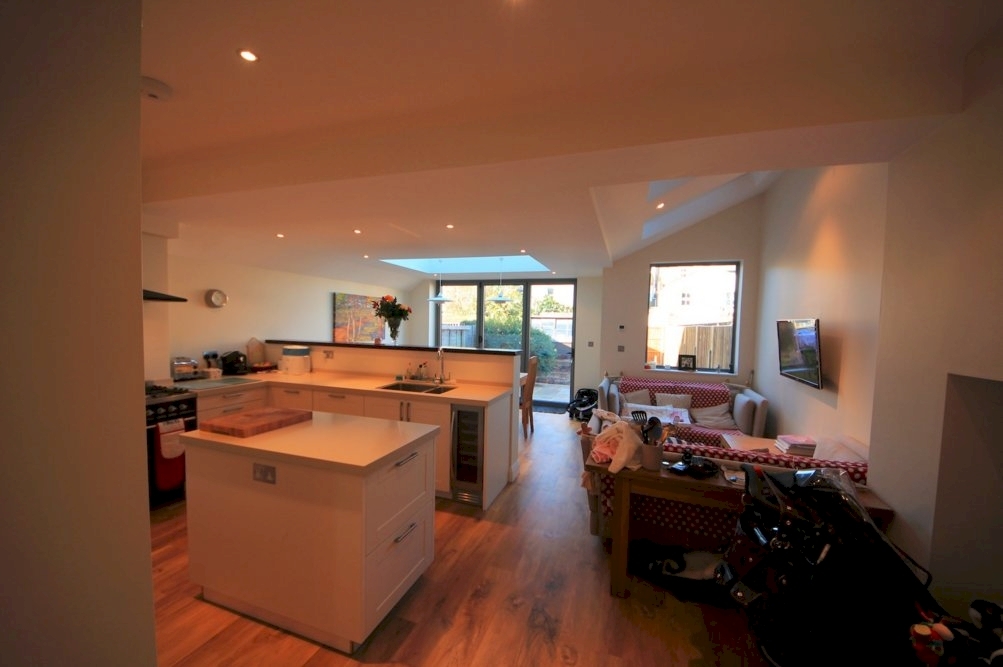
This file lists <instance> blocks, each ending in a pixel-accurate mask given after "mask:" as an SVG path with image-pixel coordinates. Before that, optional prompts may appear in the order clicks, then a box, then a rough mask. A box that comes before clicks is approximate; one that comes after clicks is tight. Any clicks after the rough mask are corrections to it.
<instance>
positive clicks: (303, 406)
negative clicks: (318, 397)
mask: <svg viewBox="0 0 1003 667" xmlns="http://www.w3.org/2000/svg"><path fill="white" fill-rule="evenodd" d="M268 401H269V403H270V404H271V405H273V406H274V407H276V408H292V409H294V410H313V392H312V391H311V390H309V389H301V388H298V387H279V386H274V387H269V388H268Z"/></svg>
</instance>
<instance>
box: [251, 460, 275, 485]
mask: <svg viewBox="0 0 1003 667" xmlns="http://www.w3.org/2000/svg"><path fill="white" fill-rule="evenodd" d="M251 479H253V480H254V481H255V482H264V483H265V484H274V483H275V466H267V465H265V464H264V463H255V464H254V469H253V471H252V472H251Z"/></svg>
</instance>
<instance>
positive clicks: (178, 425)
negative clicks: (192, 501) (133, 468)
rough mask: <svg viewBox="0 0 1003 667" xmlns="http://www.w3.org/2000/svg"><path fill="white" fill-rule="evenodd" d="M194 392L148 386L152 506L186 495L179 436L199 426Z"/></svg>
mask: <svg viewBox="0 0 1003 667" xmlns="http://www.w3.org/2000/svg"><path fill="white" fill-rule="evenodd" d="M196 415H197V412H196V404H195V392H193V391H189V390H187V389H183V388H181V387H161V386H158V385H148V386H147V387H146V464H147V465H146V468H147V481H148V483H149V488H150V509H154V508H157V507H162V506H164V505H168V504H170V503H172V502H176V501H178V500H183V499H184V497H185V454H184V448H183V447H182V446H181V444H180V442H179V436H180V434H181V433H184V432H185V431H194V430H195V429H196V428H198V420H197V417H196Z"/></svg>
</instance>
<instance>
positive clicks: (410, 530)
mask: <svg viewBox="0 0 1003 667" xmlns="http://www.w3.org/2000/svg"><path fill="white" fill-rule="evenodd" d="M417 527H418V524H416V523H413V522H412V523H411V525H410V526H408V527H407V530H405V531H404V534H403V535H401V536H400V537H395V538H394V544H400V543H401V542H403V541H404V540H406V539H407V536H408V535H410V534H411V533H413V532H414V529H415V528H417Z"/></svg>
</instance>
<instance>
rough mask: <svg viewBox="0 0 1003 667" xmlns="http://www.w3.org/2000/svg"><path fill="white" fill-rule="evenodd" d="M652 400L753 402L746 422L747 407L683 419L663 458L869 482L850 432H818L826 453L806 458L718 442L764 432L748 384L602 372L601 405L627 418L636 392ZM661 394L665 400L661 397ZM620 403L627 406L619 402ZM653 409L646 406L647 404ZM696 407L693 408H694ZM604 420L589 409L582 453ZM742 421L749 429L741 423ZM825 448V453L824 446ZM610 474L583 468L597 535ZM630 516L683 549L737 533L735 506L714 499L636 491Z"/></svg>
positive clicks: (763, 406) (604, 529)
mask: <svg viewBox="0 0 1003 667" xmlns="http://www.w3.org/2000/svg"><path fill="white" fill-rule="evenodd" d="M644 392H647V395H648V397H649V400H650V401H651V404H652V406H654V407H655V408H657V407H658V406H657V405H655V403H656V400H657V399H656V395H657V394H660V393H661V394H671V395H680V394H689V395H690V396H691V397H692V398H691V405H692V406H695V407H696V408H697V410H698V411H699V410H700V409H701V408H704V407H713V406H720V405H721V404H722V402H723V401H725V402H728V404H729V405H730V406H731V407H732V409H734V405H735V403H736V399H737V398H738V397H739V396H746V397H748V399H749V401H750V402H751V404H752V405H753V408H752V416H751V423H750V417H749V415H748V414H742V415H738V417H737V418H735V416H734V413H733V412H732V413H731V414H732V415H733V419H734V420H735V422H736V423H738V422H741V424H739V426H740V427H744V428H738V429H728V428H714V427H708V426H701V423H700V421H699V418H698V421H697V422H696V423H694V424H692V425H681V426H679V427H678V428H677V429H676V433H675V437H674V438H672V439H670V440H669V441H667V442H666V443H665V444H664V445H663V450H664V451H663V458H665V459H668V460H678V459H679V458H681V457H682V454H683V452H685V451H689V452H691V453H692V454H693V455H694V456H704V457H708V458H711V459H714V460H715V461H716V462H717V463H719V464H720V465H723V466H728V467H730V468H738V467H739V465H740V464H741V463H752V464H760V465H763V466H764V467H767V468H771V467H772V468H792V469H807V468H839V469H842V470H845V471H846V472H847V474H848V475H849V477H850V479H851V480H852V481H854V482H856V483H857V484H866V482H867V451H866V447H864V448H863V449H861V447H860V443H856V442H855V441H852V439H841V438H827V439H824V442H823V439H820V440H819V449H817V450H816V452H817V454H819V455H823V456H831V457H832V458H810V457H804V456H793V455H788V454H772V453H768V452H759V451H746V450H736V449H731V448H729V447H727V446H722V445H724V444H725V443H723V442H722V439H721V435H722V434H723V433H726V432H732V433H745V434H746V435H753V436H756V437H763V432H764V427H765V421H766V410H767V408H768V402H767V400H766V399H765V398H764V397H762V396H761V395H759V394H758V393H756V392H754V391H752V390H751V389H749V388H748V387H739V386H736V385H730V386H729V385H724V384H721V383H695V382H674V381H666V380H651V379H647V378H629V377H624V378H621V379H620V381H619V382H613V381H611V380H610V379H609V378H604V379H603V382H602V383H601V384H600V391H599V410H600V411H607V412H613V413H617V414H621V413H624V412H625V414H626V415H627V418H628V419H629V412H630V410H631V407H630V406H637V405H642V406H643V405H645V404H643V403H633V402H632V400H631V399H633V400H642V399H643V398H644V396H645V393H644ZM662 402H663V403H664V402H665V401H664V400H663V401H662ZM737 402H738V403H739V405H740V410H743V411H745V412H748V410H749V408H748V407H742V405H741V404H743V403H744V402H745V400H744V399H738V400H737ZM625 406H626V407H625ZM649 409H651V408H649ZM698 414H699V412H698ZM604 426H605V424H604V422H603V420H602V418H601V416H600V414H593V417H592V419H591V420H590V421H589V423H588V425H587V427H586V428H584V429H583V430H582V432H581V436H580V440H581V449H582V459H583V461H587V460H588V458H589V455H590V454H591V451H592V448H593V446H594V444H595V437H596V434H598V433H599V432H600V431H601V430H602V429H603V428H604ZM746 429H748V430H746ZM830 452H831V454H830ZM615 477H616V476H615V475H614V474H611V473H608V472H601V473H599V472H588V471H586V472H585V474H584V476H583V486H584V487H585V490H586V496H587V500H588V507H589V530H590V532H591V533H592V534H593V535H597V536H600V537H602V538H609V537H610V529H609V522H610V520H611V517H612V515H613V497H614V480H615ZM630 514H631V517H630V520H631V524H632V525H636V526H638V527H639V528H640V532H641V533H642V534H644V535H645V536H646V537H649V538H650V539H653V540H655V541H656V542H660V543H663V544H677V545H681V546H684V547H685V548H687V549H693V550H703V551H712V552H714V551H721V550H722V549H724V548H726V547H727V545H728V544H729V543H730V541H731V540H732V538H733V537H734V535H735V526H736V524H737V521H738V513H737V512H733V511H729V510H724V509H721V508H717V507H706V506H701V505H696V504H691V503H685V502H681V501H676V500H669V499H665V498H655V497H649V496H639V497H637V500H636V502H632V503H631V511H630Z"/></svg>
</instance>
